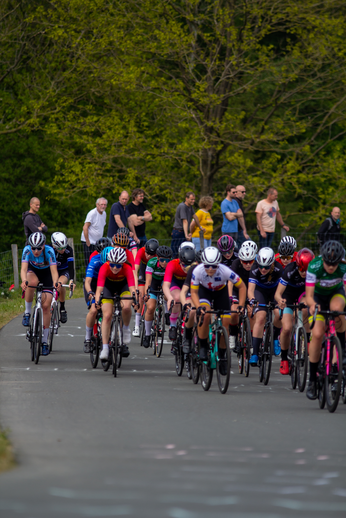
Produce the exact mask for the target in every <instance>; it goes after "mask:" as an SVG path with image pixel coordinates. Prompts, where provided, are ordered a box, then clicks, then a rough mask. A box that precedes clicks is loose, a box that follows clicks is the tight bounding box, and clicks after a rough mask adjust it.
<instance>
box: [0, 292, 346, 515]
mask: <svg viewBox="0 0 346 518" xmlns="http://www.w3.org/2000/svg"><path fill="white" fill-rule="evenodd" d="M68 309H69V321H68V323H67V324H66V325H65V326H64V327H63V328H62V330H61V332H60V336H59V337H58V338H57V341H56V343H55V345H56V347H55V352H54V354H52V355H50V356H49V357H47V358H41V359H40V363H39V365H38V366H36V365H34V364H33V363H31V361H30V360H29V349H28V342H26V340H25V338H24V328H23V327H22V326H21V323H20V320H21V319H20V318H17V319H15V320H14V321H12V322H11V323H10V324H9V325H7V326H6V327H5V328H4V329H3V330H2V331H1V333H0V364H1V367H0V390H1V393H0V394H1V396H0V422H1V424H2V426H3V427H7V428H9V429H10V431H11V439H12V441H13V444H14V446H15V449H16V455H17V459H18V467H17V468H16V469H14V470H13V471H11V472H9V473H5V474H2V475H1V476H0V516H1V518H9V517H11V518H12V517H21V516H22V517H25V518H47V517H52V518H56V517H62V516H64V518H70V517H71V518H73V517H76V518H78V517H108V516H109V517H112V516H133V517H140V518H142V517H143V518H146V517H148V518H149V517H150V518H153V517H171V518H199V517H201V518H204V517H205V518H210V517H213V518H214V517H215V518H226V517H230V516H231V517H232V518H238V517H239V518H255V517H256V518H257V517H260V518H261V517H263V518H264V517H265V518H279V517H284V516H285V517H286V516H295V517H297V516H299V517H301V516H304V517H310V516H311V517H312V516H314V517H316V516H323V517H325V516H328V517H341V516H342V517H344V516H345V515H346V464H345V458H346V455H345V431H346V419H345V417H346V405H342V404H340V405H339V408H338V410H337V412H336V413H335V414H329V413H328V411H327V410H323V411H322V410H320V409H319V408H318V404H317V403H316V402H310V401H308V400H307V398H306V397H305V395H302V394H300V393H299V392H296V391H292V390H291V388H290V382H289V379H288V377H282V376H281V375H280V374H279V373H278V368H279V361H278V360H277V359H276V360H275V363H274V373H273V376H272V378H271V382H270V385H269V386H268V387H264V386H263V385H262V384H260V383H259V382H258V374H257V372H256V373H255V371H252V372H251V373H250V378H248V379H246V378H245V377H243V376H240V375H239V374H238V373H237V372H235V373H234V375H233V376H232V377H231V383H230V388H229V391H228V393H227V394H226V395H225V396H222V395H221V394H220V393H219V391H218V388H217V386H216V385H215V384H213V385H212V387H211V389H210V391H209V392H207V393H206V392H204V391H203V390H202V388H201V385H200V384H199V385H196V386H195V385H193V384H192V382H191V381H189V380H188V379H187V378H186V376H183V377H182V378H178V377H177V376H176V374H175V371H174V361H173V357H172V356H171V355H170V353H169V349H170V347H169V346H168V345H166V350H165V353H164V355H163V357H162V358H160V359H157V358H155V357H153V356H151V355H150V354H149V353H148V351H146V350H144V349H141V348H140V347H139V343H138V340H137V339H136V340H134V342H133V343H132V344H131V346H130V351H131V356H130V358H128V359H126V360H124V362H123V366H122V367H121V369H120V372H119V377H118V378H117V379H114V378H113V377H112V375H111V373H110V372H108V373H105V372H103V371H102V369H100V368H98V369H96V370H92V369H91V367H90V363H89V358H88V355H85V354H83V353H82V343H83V339H84V332H83V331H84V315H85V309H84V303H83V301H82V300H81V299H79V300H74V301H69V306H68Z"/></svg>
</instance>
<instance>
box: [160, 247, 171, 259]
mask: <svg viewBox="0 0 346 518" xmlns="http://www.w3.org/2000/svg"><path fill="white" fill-rule="evenodd" d="M156 255H157V257H162V258H164V259H172V255H173V252H172V249H171V248H170V247H169V246H165V245H161V246H159V247H158V248H157V250H156Z"/></svg>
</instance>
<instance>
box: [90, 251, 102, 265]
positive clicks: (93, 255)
mask: <svg viewBox="0 0 346 518" xmlns="http://www.w3.org/2000/svg"><path fill="white" fill-rule="evenodd" d="M99 253H100V252H98V251H97V250H94V251H93V253H92V254H90V257H89V263H90V261H91V259H92V258H93V257H95V256H96V255H99Z"/></svg>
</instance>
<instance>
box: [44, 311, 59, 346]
mask: <svg viewBox="0 0 346 518" xmlns="http://www.w3.org/2000/svg"><path fill="white" fill-rule="evenodd" d="M58 329H59V318H58V306H57V304H54V306H53V311H52V315H51V319H50V324H49V331H48V339H47V344H48V347H49V352H52V350H53V338H54V335H55V334H57V333H58Z"/></svg>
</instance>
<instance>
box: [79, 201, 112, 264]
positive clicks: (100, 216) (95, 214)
mask: <svg viewBox="0 0 346 518" xmlns="http://www.w3.org/2000/svg"><path fill="white" fill-rule="evenodd" d="M106 208H107V200H106V198H98V199H97V200H96V207H95V209H92V210H91V211H90V212H88V214H87V216H86V218H85V222H84V226H83V232H82V235H81V241H82V243H83V250H84V260H85V267H87V266H88V264H89V259H90V254H91V253H92V252H94V250H96V246H95V244H96V241H97V240H98V239H100V238H101V237H102V236H103V231H104V228H105V224H106V219H107V215H106Z"/></svg>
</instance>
